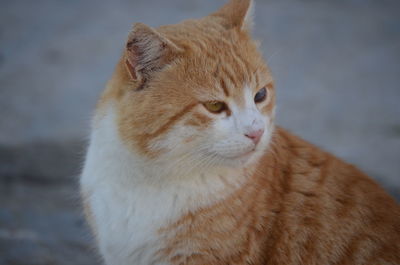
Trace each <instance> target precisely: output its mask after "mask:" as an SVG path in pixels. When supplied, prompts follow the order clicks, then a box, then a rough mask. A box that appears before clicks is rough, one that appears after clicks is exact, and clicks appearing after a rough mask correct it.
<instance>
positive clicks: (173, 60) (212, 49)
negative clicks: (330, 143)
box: [83, 0, 400, 265]
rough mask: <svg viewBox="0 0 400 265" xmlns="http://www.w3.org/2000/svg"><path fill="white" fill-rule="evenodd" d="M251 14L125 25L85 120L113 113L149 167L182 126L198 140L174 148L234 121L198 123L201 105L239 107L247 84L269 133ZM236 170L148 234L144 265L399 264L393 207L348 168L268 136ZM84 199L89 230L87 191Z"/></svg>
mask: <svg viewBox="0 0 400 265" xmlns="http://www.w3.org/2000/svg"><path fill="white" fill-rule="evenodd" d="M251 4H252V3H251V1H250V0H231V1H230V2H229V3H228V4H227V5H225V6H224V7H223V8H222V9H221V10H219V11H218V12H216V13H213V14H211V15H209V16H207V17H205V18H201V19H197V20H187V21H183V22H181V23H179V24H176V25H167V26H161V27H159V28H157V29H152V28H150V27H148V26H145V25H143V24H136V25H135V27H134V29H133V31H132V33H131V34H130V35H129V37H128V41H127V47H126V49H125V51H124V53H123V55H122V57H121V60H120V62H119V63H118V65H117V67H116V70H115V73H114V75H113V77H112V79H111V80H110V82H109V84H108V85H107V88H106V91H105V92H104V94H103V96H102V98H101V100H100V101H99V104H98V107H97V115H96V121H97V120H101V118H102V117H104V116H106V115H107V109H108V108H109V106H110V105H112V106H113V108H114V109H115V112H116V127H117V128H118V136H119V137H120V139H121V142H122V143H123V144H124V145H125V146H126V148H127V149H128V150H130V152H133V153H135V154H138V155H139V156H140V157H142V158H143V159H145V160H146V161H150V164H151V161H156V160H157V159H159V158H160V157H163V156H165V155H167V154H168V153H169V152H171V151H173V150H174V148H172V147H171V148H170V147H168V146H160V145H159V144H158V143H159V141H162V140H163V139H164V138H166V137H167V135H172V136H173V135H175V134H176V133H177V132H178V130H179V128H182V127H184V128H191V129H192V130H194V131H196V132H197V134H194V135H188V136H187V137H186V136H184V137H183V138H182V141H181V143H180V144H181V145H190V144H193V143H195V142H196V141H197V140H198V137H199V135H201V134H203V133H204V134H206V133H207V132H208V131H209V130H210V128H211V127H212V126H213V123H214V122H215V120H216V119H220V118H221V117H229V116H230V115H233V114H232V113H231V111H230V110H229V109H228V110H226V111H224V112H223V113H221V114H218V115H222V116H218V115H215V114H212V113H209V112H208V111H207V110H205V108H204V106H203V103H204V102H209V101H214V100H217V101H222V102H228V100H230V101H229V102H231V101H232V102H235V104H236V105H237V106H239V108H241V107H244V106H245V104H246V102H245V98H244V97H243V90H244V88H243V87H244V86H248V87H249V88H250V89H251V91H252V93H253V95H254V94H255V93H257V91H259V90H260V89H261V88H262V87H265V88H266V89H267V99H266V100H265V102H263V103H262V104H259V105H257V106H258V111H259V112H260V113H261V114H262V115H264V116H268V117H269V118H270V122H271V124H270V125H268V126H270V128H271V130H272V128H273V122H274V109H275V87H274V82H273V78H272V76H271V73H270V71H269V69H268V67H267V65H266V64H265V62H264V60H263V59H262V55H261V54H260V52H259V51H258V49H257V46H258V44H257V43H256V41H254V40H253V39H252V38H251V35H250V30H251V21H250V20H251V18H250V17H249V16H251V14H250V13H249V8H250V5H251ZM282 111H284V110H282ZM218 117H219V118H218ZM95 126H96V125H95ZM193 146H195V145H193ZM173 162H175V161H171V163H173ZM235 164H237V165H235V166H237V167H238V169H237V171H238V172H244V173H243V179H242V180H241V182H240V181H239V182H235V181H234V180H233V177H232V176H230V175H219V176H218V178H220V180H221V181H222V182H223V183H225V184H224V185H225V186H226V189H225V190H222V191H219V192H220V193H221V194H219V195H220V199H218V200H215V201H213V202H212V203H209V204H204V205H202V206H201V207H197V208H191V209H190V210H187V211H184V212H183V213H182V214H181V215H180V216H179V217H178V218H176V219H174V220H170V221H168V222H166V223H165V224H163V225H162V226H161V227H160V228H159V229H158V230H157V231H156V233H157V234H158V236H159V237H160V238H161V239H162V241H163V244H162V247H160V248H159V249H158V250H157V252H156V254H155V256H157V259H156V260H157V261H154V263H152V264H174V265H186V264H187V265H189V264H190V265H197V264H198V265H204V264H213V265H234V264H237V265H239V264H240V265H242V264H252V265H262V264H263V265H266V264H268V265H283V264H285V265H289V264H293V265H296V264H315V265H323V264H332V265H333V264H336V265H344V264H377V265H384V264H391V265H395V264H397V265H399V264H400V207H399V205H398V204H397V203H396V202H395V201H394V199H392V198H391V197H390V196H389V195H388V194H386V193H385V191H384V190H383V189H382V188H381V187H379V186H378V185H377V184H376V183H375V182H374V181H373V180H371V179H370V178H369V177H368V176H366V175H365V174H363V173H362V172H360V171H359V170H358V169H356V168H355V167H354V166H352V165H349V164H347V163H345V162H342V161H341V160H339V159H338V158H336V157H334V156H333V155H331V154H329V153H326V152H324V151H321V150H320V149H318V148H317V147H315V146H314V145H312V144H310V143H307V142H305V141H303V140H301V139H299V138H298V137H296V136H294V135H292V134H291V133H289V132H287V131H285V130H284V129H282V128H279V127H278V128H276V129H275V130H274V131H273V134H272V137H271V139H270V140H269V141H268V143H266V144H265V146H264V150H262V153H261V155H260V156H259V157H257V159H254V160H252V162H249V163H248V164H245V163H244V164H243V165H242V164H240V163H237V162H235ZM227 172H228V171H227ZM116 174H117V173H116ZM113 177H115V176H110V178H111V179H112V178H113ZM188 178H190V176H188ZM182 181H186V180H182ZM237 183H241V185H240V186H239V187H236V186H235V185H236V184H237ZM93 190H94V189H93ZM83 191H86V192H83V193H84V197H85V202H86V204H85V211H86V212H87V213H88V216H89V217H88V219H89V221H90V223H91V226H92V228H93V230H95V231H96V230H97V227H96V224H97V223H99V220H96V214H93V211H92V210H91V207H92V205H91V203H89V201H90V197H91V194H90V192H93V191H91V187H84V188H83ZM89 191H90V192H89ZM123 192H127V191H121V193H123ZM117 193H118V192H117ZM197 199H198V200H203V199H204V198H203V197H202V196H199V197H197ZM127 203H128V204H129V202H127ZM160 207H161V206H160ZM96 234H97V233H96ZM103 240H107V239H103ZM106 261H107V263H109V264H120V263H113V262H110V260H107V259H106ZM135 264H136V263H135ZM138 264H139V263H138ZM140 264H142V263H140Z"/></svg>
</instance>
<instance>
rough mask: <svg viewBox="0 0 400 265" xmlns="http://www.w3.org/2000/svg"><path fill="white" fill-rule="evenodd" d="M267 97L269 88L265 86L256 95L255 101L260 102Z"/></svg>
mask: <svg viewBox="0 0 400 265" xmlns="http://www.w3.org/2000/svg"><path fill="white" fill-rule="evenodd" d="M266 98H267V89H266V88H265V87H263V88H261V89H260V90H259V91H258V92H257V93H256V95H255V96H254V102H255V103H260V102H263V101H264V100H265V99H266Z"/></svg>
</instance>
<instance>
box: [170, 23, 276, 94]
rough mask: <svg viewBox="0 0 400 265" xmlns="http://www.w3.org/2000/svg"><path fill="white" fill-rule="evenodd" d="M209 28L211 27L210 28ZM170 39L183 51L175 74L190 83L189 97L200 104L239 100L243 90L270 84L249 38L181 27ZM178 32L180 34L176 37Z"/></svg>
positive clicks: (268, 76)
mask: <svg viewBox="0 0 400 265" xmlns="http://www.w3.org/2000/svg"><path fill="white" fill-rule="evenodd" d="M209 26H210V25H209ZM173 32H174V35H173V36H172V37H171V38H172V39H173V40H174V42H175V43H177V44H178V45H179V46H180V47H182V48H183V49H184V51H185V52H184V53H183V55H182V58H181V60H180V62H179V67H177V69H176V71H178V73H179V74H181V73H183V76H182V75H181V77H183V78H184V79H186V80H185V81H189V88H188V89H189V90H190V93H193V92H194V94H195V95H197V96H198V97H199V98H200V100H210V99H213V97H215V100H219V99H222V98H224V97H230V98H236V99H237V100H238V101H240V100H242V98H243V96H244V89H246V88H247V89H248V88H250V89H253V90H256V89H260V88H261V87H262V86H265V85H267V84H268V83H270V82H272V77H271V75H270V73H269V70H268V67H267V66H266V64H265V62H264V60H263V57H262V55H261V53H260V52H259V51H258V48H257V45H256V43H255V41H254V40H253V39H252V38H251V37H250V36H249V34H247V33H244V32H239V31H233V30H231V31H227V30H223V29H219V28H209V29H208V30H207V29H206V26H205V25H201V24H200V25H193V24H190V25H189V26H187V25H184V27H183V28H182V30H181V31H177V30H174V31H173ZM176 32H179V34H176Z"/></svg>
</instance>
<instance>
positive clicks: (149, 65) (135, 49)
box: [125, 23, 180, 82]
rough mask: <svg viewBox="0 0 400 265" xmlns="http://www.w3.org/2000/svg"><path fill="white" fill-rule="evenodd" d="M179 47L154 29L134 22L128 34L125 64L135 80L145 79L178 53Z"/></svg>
mask: <svg viewBox="0 0 400 265" xmlns="http://www.w3.org/2000/svg"><path fill="white" fill-rule="evenodd" d="M179 51H180V49H179V48H178V47H177V46H176V45H175V44H174V43H172V42H171V41H170V40H168V39H167V38H166V37H165V36H162V35H161V34H160V33H159V32H157V31H156V30H155V29H153V28H151V27H149V26H146V25H145V24H142V23H136V24H135V25H134V27H133V30H132V31H131V32H130V34H129V36H128V41H127V43H126V50H125V65H126V69H127V71H128V73H129V75H130V77H131V78H132V79H133V80H135V81H142V82H144V81H146V80H147V79H148V78H149V77H150V76H151V74H152V73H154V72H156V71H158V70H160V69H161V68H163V67H164V66H165V65H166V64H168V63H169V62H170V61H171V60H172V58H173V57H174V56H175V55H176V54H177V53H179Z"/></svg>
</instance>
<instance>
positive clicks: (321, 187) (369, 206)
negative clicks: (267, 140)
mask: <svg viewBox="0 0 400 265" xmlns="http://www.w3.org/2000/svg"><path fill="white" fill-rule="evenodd" d="M271 147H272V150H271V152H272V153H274V158H272V160H271V158H268V157H266V158H265V159H264V161H263V162H261V163H260V170H259V172H262V173H259V176H258V178H260V179H264V180H265V181H266V183H265V184H266V185H269V186H270V187H272V189H273V190H274V191H275V194H274V196H271V198H270V199H269V200H266V202H265V203H266V205H267V207H269V208H270V207H271V205H274V206H273V209H274V210H273V211H275V212H277V214H276V217H275V219H274V220H273V223H274V225H273V228H271V232H270V234H269V237H270V238H271V240H270V242H269V243H268V247H266V249H267V255H268V260H269V261H270V262H271V264H292V263H293V264H296V262H293V260H295V259H296V258H297V259H298V260H297V262H298V264H299V263H301V264H324V263H323V262H326V264H400V208H399V206H398V204H397V203H396V202H395V200H394V199H393V198H392V197H390V196H389V195H388V194H386V193H385V191H384V190H383V189H382V188H381V187H380V186H379V185H378V184H376V183H375V182H374V181H373V180H372V179H371V178H369V177H368V176H366V175H365V174H364V173H362V172H361V171H360V170H358V169H357V168H356V167H354V166H352V165H350V164H347V163H345V162H343V161H342V160H340V159H338V158H336V157H334V156H333V155H331V154H329V153H326V152H324V151H322V150H320V149H318V148H317V147H315V146H314V145H312V144H310V143H308V142H306V141H304V140H302V139H300V138H299V137H296V136H294V135H292V134H290V133H289V132H287V131H285V130H283V129H280V128H278V129H277V131H276V133H275V137H274V140H273V142H272V146H271ZM263 175H264V176H263ZM271 176H273V177H271ZM289 259H290V260H291V261H290V260H289ZM317 261H318V262H317ZM321 262H322V263H321Z"/></svg>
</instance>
